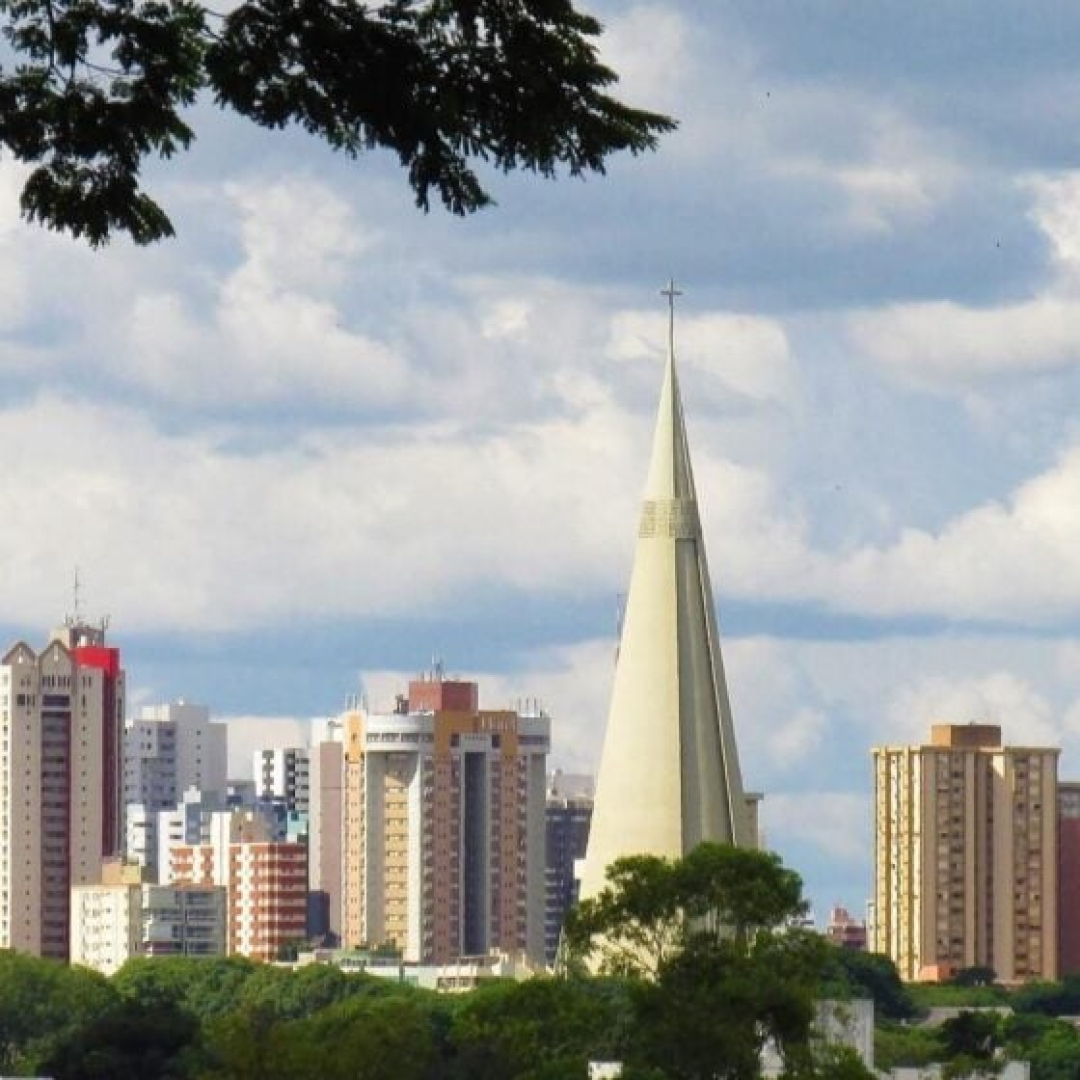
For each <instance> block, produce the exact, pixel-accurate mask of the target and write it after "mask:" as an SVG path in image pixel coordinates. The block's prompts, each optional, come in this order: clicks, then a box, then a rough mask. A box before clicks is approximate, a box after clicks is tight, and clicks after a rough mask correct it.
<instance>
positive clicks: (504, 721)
mask: <svg viewBox="0 0 1080 1080" xmlns="http://www.w3.org/2000/svg"><path fill="white" fill-rule="evenodd" d="M343 719H344V730H345V783H344V798H343V800H342V802H343V807H342V816H343V822H342V826H343V828H342V834H343V838H344V843H343V851H342V880H341V894H342V941H343V944H344V945H345V946H346V947H352V948H355V947H358V946H361V945H369V946H378V945H383V944H391V945H393V946H394V947H395V948H397V949H398V950H400V951H401V954H402V956H403V958H404V959H405V960H406V961H408V962H413V963H447V962H452V961H455V960H457V959H458V958H459V957H462V956H478V955H483V954H485V953H487V952H489V951H490V950H492V949H498V950H501V951H503V952H507V953H524V954H525V955H527V956H528V957H529V958H530V959H532V960H535V961H538V962H542V961H543V957H544V888H545V877H544V838H545V833H544V809H545V779H546V760H547V752H548V746H549V741H550V721H549V720H548V717H547V716H546V715H545V714H543V713H542V712H540V711H536V712H535V713H534V714H531V715H530V714H519V713H517V712H513V711H493V710H482V709H479V708H477V687H476V684H475V683H470V682H456V681H448V680H444V679H443V678H442V675H441V672H438V673H437V674H436V676H435V678H433V679H430V680H417V681H414V682H412V683H410V685H409V696H408V699H404V698H402V699H400V700H399V707H398V710H397V711H396V712H394V713H390V714H384V715H379V714H363V713H359V712H357V713H352V714H347V715H346V716H345V717H344V718H343Z"/></svg>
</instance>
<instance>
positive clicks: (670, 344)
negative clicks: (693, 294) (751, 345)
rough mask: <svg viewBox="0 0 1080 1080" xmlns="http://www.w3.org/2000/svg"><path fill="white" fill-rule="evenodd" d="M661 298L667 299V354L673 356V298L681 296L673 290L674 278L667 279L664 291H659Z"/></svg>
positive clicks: (677, 291)
mask: <svg viewBox="0 0 1080 1080" xmlns="http://www.w3.org/2000/svg"><path fill="white" fill-rule="evenodd" d="M660 295H661V296H666V297H667V299H668V353H669V355H671V356H674V355H675V297H676V296H682V290H681V289H676V288H675V280H674V278H669V279H668V283H667V288H666V289H661V290H660Z"/></svg>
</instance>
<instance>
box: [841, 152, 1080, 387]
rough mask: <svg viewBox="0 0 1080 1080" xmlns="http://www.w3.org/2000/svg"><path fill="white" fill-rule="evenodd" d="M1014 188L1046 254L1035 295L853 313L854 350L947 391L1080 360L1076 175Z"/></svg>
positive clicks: (1079, 182)
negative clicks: (1025, 196)
mask: <svg viewBox="0 0 1080 1080" xmlns="http://www.w3.org/2000/svg"><path fill="white" fill-rule="evenodd" d="M1020 186H1021V188H1022V189H1024V190H1026V191H1027V192H1029V193H1030V197H1031V205H1030V211H1029V213H1030V217H1031V219H1032V221H1033V222H1034V223H1035V225H1037V226H1038V228H1039V230H1040V231H1041V233H1042V235H1043V237H1044V240H1045V243H1046V245H1047V247H1048V249H1049V252H1050V256H1051V260H1050V261H1051V271H1052V273H1051V277H1050V279H1049V281H1048V282H1047V283H1045V284H1044V285H1043V287H1042V289H1041V290H1040V291H1039V293H1038V294H1037V295H1034V296H1031V297H1029V298H1024V299H1022V300H1018V301H1011V302H1005V303H1000V302H999V303H996V304H986V305H982V306H977V307H976V306H972V305H968V304H962V303H958V302H956V301H952V300H947V299H941V300H932V301H920V302H915V303H903V304H893V305H890V306H888V307H885V308H882V309H877V310H874V309H871V310H863V311H856V312H854V313H852V314H851V315H850V316H849V318H848V327H847V331H848V336H849V340H850V341H851V343H852V346H853V347H854V348H855V349H856V350H857V351H858V353H859V354H861V355H862V356H865V357H867V358H869V359H870V360H873V361H874V362H876V363H878V364H881V365H883V366H884V367H885V368H887V369H889V370H890V371H892V372H894V373H896V374H899V375H901V376H903V377H904V378H907V379H910V380H911V381H913V382H915V383H917V384H919V385H922V386H926V387H931V388H945V389H949V388H955V387H957V386H960V387H962V386H965V385H968V384H970V383H972V382H973V381H977V380H980V379H985V378H987V377H989V376H995V375H1004V374H1010V373H1019V374H1029V375H1030V374H1034V373H1038V372H1046V371H1054V370H1057V369H1061V368H1068V367H1075V366H1076V365H1077V364H1078V363H1080V229H1078V228H1077V225H1076V221H1077V210H1078V208H1080V173H1078V172H1075V171H1073V172H1067V173H1058V174H1041V175H1033V176H1030V177H1027V178H1025V179H1024V180H1023V181H1022V182H1020ZM997 246H998V248H999V249H1000V243H999V244H998V245H997Z"/></svg>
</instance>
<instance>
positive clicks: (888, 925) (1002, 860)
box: [871, 724, 1059, 982]
mask: <svg viewBox="0 0 1080 1080" xmlns="http://www.w3.org/2000/svg"><path fill="white" fill-rule="evenodd" d="M1058 754H1059V750H1058V749H1056V748H1048V747H1022V746H1004V745H1002V742H1001V729H1000V728H999V727H996V726H993V725H984V724H968V725H950V724H942V725H934V726H933V728H932V729H931V736H930V742H929V744H927V745H923V746H885V747H876V748H875V749H874V751H873V757H874V800H875V823H876V827H875V896H874V919H873V942H872V944H871V948H872V949H873V950H874V951H877V952H882V953H886V954H887V955H888V956H890V957H891V958H892V959H893V961H894V962H895V963H896V966H897V968H898V969H899V972H900V976H901V978H904V979H908V980H916V979H919V980H925V979H939V978H948V977H949V976H951V975H952V974H953V973H955V972H956V971H958V970H961V969H962V968H967V967H974V966H986V967H990V968H992V969H993V970H994V971H995V972H996V973H997V977H998V978H999V979H1000V980H1002V981H1004V982H1018V981H1022V980H1025V979H1033V978H1039V979H1054V978H1056V977H1057V974H1058V943H1057V915H1058V911H1057V906H1058V905H1057V889H1058V842H1057V840H1058V828H1057V824H1058V822H1057V815H1058V794H1057V762H1058Z"/></svg>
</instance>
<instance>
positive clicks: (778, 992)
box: [0, 845, 1080, 1080]
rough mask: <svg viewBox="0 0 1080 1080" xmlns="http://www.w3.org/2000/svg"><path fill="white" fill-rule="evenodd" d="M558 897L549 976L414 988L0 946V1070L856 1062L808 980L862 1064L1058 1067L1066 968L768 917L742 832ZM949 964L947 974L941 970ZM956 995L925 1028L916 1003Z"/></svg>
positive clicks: (179, 1071)
mask: <svg viewBox="0 0 1080 1080" xmlns="http://www.w3.org/2000/svg"><path fill="white" fill-rule="evenodd" d="M609 880H610V887H609V889H608V890H607V891H606V892H605V893H604V894H602V895H601V896H600V897H598V898H597V899H596V900H595V901H593V902H590V903H585V904H583V905H581V907H580V908H579V909H578V912H577V914H576V915H575V917H574V918H573V920H572V922H571V926H570V928H569V935H568V942H569V947H570V949H569V952H570V964H569V967H570V970H569V973H568V974H567V975H566V976H565V977H560V978H536V979H532V980H530V981H527V982H522V983H514V982H502V981H496V982H491V983H489V984H486V985H483V986H481V987H480V988H479V989H477V990H474V991H472V992H471V993H467V994H461V995H454V996H450V995H436V994H433V993H431V992H428V991H423V990H418V989H416V988H414V987H411V986H408V985H403V984H400V983H397V982H394V981H390V980H386V979H382V978H377V977H374V976H367V975H356V974H343V973H342V972H340V971H338V970H337V969H336V968H332V967H325V966H315V965H313V966H310V967H305V968H301V969H299V970H297V971H292V970H288V969H285V968H277V967H272V966H268V965H260V964H255V963H252V962H250V961H247V960H242V959H237V958H229V959H221V960H186V959H181V958H175V959H160V958H159V959H155V960H136V961H132V962H130V963H129V964H127V965H126V966H125V967H124V968H123V969H122V970H121V971H120V972H119V973H118V974H117V975H116V976H114V977H113V978H112V979H105V978H104V977H102V976H99V975H97V974H95V973H93V972H90V971H87V970H85V969H81V968H77V967H75V968H69V967H65V966H63V965H60V964H56V963H53V962H50V961H45V960H36V959H32V958H29V957H25V956H19V955H16V954H14V953H4V952H0V1075H3V1076H20V1075H21V1076H31V1075H44V1076H51V1077H55V1080H113V1078H116V1080H121V1078H122V1080H129V1078H130V1077H139V1078H140V1080H158V1078H160V1080H307V1078H309V1077H315V1076H317V1077H320V1078H326V1080H346V1078H348V1080H384V1078H385V1080H391V1078H393V1080H466V1078H469V1080H473V1078H477V1077H482V1078H484V1080H584V1078H585V1077H586V1076H587V1063H588V1062H589V1061H592V1060H603V1061H612V1060H615V1061H623V1062H625V1064H626V1071H625V1073H624V1075H625V1076H626V1078H627V1080H705V1078H706V1077H707V1078H710V1080H756V1078H757V1077H758V1076H759V1071H760V1066H759V1055H760V1053H761V1050H762V1047H763V1046H764V1044H765V1043H766V1042H770V1043H772V1044H773V1046H774V1047H775V1048H776V1049H777V1050H778V1052H779V1053H780V1054H781V1056H782V1059H783V1061H784V1066H785V1069H786V1072H785V1076H787V1077H789V1078H790V1080H819V1078H820V1080H824V1078H828V1080H867V1078H868V1077H870V1076H871V1074H870V1073H868V1072H867V1071H866V1069H865V1068H864V1067H863V1066H862V1064H861V1063H860V1062H859V1061H858V1060H857V1059H856V1058H855V1057H854V1055H852V1054H851V1053H849V1052H846V1051H836V1050H834V1049H830V1048H828V1047H826V1046H823V1045H821V1044H820V1043H819V1042H817V1041H816V1040H815V1038H814V1037H813V1035H812V1023H811V1022H812V1019H813V1015H814V1002H815V1000H817V999H818V998H822V997H833V998H837V997H838V998H841V999H842V998H845V997H872V998H873V999H874V1002H875V1007H876V1013H877V1018H878V1031H877V1047H876V1051H877V1064H878V1066H879V1067H881V1068H888V1067H890V1066H892V1065H900V1064H908V1065H918V1064H925V1063H927V1062H930V1061H944V1062H947V1063H948V1064H949V1067H950V1072H951V1074H952V1075H957V1076H959V1075H966V1074H968V1073H970V1072H971V1071H972V1069H974V1068H978V1067H980V1066H981V1067H984V1068H985V1067H990V1068H992V1067H993V1065H994V1063H995V1062H997V1061H1000V1060H1002V1059H1003V1058H1004V1057H1013V1058H1023V1059H1026V1060H1029V1061H1031V1063H1032V1077H1033V1080H1080V1034H1078V1032H1077V1030H1076V1028H1075V1027H1074V1026H1073V1024H1071V1023H1069V1022H1067V1021H1063V1020H1060V1019H1057V1017H1059V1016H1061V1015H1077V1014H1080V977H1077V978H1070V979H1066V980H1064V981H1063V982H1061V983H1053V984H1033V985H1030V986H1026V987H1023V988H1021V989H1017V990H1013V991H1011V992H1010V991H1006V990H1005V989H1003V988H1001V987H996V986H993V985H992V973H988V974H987V973H983V976H982V977H981V978H980V979H978V980H976V981H977V982H981V983H985V984H990V985H974V986H965V985H953V986H950V987H932V988H931V987H914V988H912V987H905V986H904V985H902V984H901V983H900V980H899V978H898V977H897V974H896V969H895V968H894V967H893V965H892V964H891V963H890V961H889V960H888V959H886V958H885V957H882V956H875V955H868V954H865V953H855V952H847V951H842V950H839V949H837V948H835V947H834V946H832V945H830V944H829V943H828V942H826V941H825V940H824V939H822V938H820V937H818V936H817V935H814V934H811V933H806V932H803V931H791V930H788V929H786V923H787V921H788V919H789V918H790V917H791V916H792V915H794V914H798V913H799V912H801V911H802V910H803V906H804V905H803V900H802V895H801V885H800V882H799V879H798V877H797V875H795V874H794V873H792V872H791V871H790V870H787V869H786V868H784V867H783V865H782V864H781V863H780V860H779V859H778V858H777V857H776V856H774V855H771V854H768V853H764V852H747V851H737V850H734V849H730V848H725V847H720V846H714V845H705V846H703V847H701V848H699V849H698V850H697V851H695V852H693V853H692V854H691V855H689V856H688V857H687V858H685V859H683V860H679V861H674V862H672V861H667V860H663V859H655V858H652V857H635V858H631V859H626V860H623V861H621V862H620V863H618V864H616V866H615V867H614V868H613V871H612V874H611V876H610V879H609ZM964 981H965V980H964V979H963V978H961V980H960V982H961V983H963V982H964ZM941 1003H946V1004H951V1005H959V1006H961V1007H968V1009H969V1010H974V1009H977V1008H978V1007H979V1006H982V1005H985V1004H987V1003H989V1004H992V1005H994V1006H996V1007H999V1008H1000V1007H1001V1006H1007V1007H1008V1008H1009V1009H1011V1010H1012V1011H1011V1012H1009V1013H1005V1012H1000V1013H999V1012H986V1011H965V1012H961V1013H960V1015H958V1016H956V1017H955V1018H953V1019H950V1020H948V1021H947V1022H946V1023H944V1024H942V1025H940V1026H938V1027H936V1028H928V1027H925V1026H921V1025H919V1024H918V1023H917V1020H918V1018H919V1016H920V1014H921V1013H924V1012H925V1011H926V1009H927V1008H929V1007H930V1006H931V1005H934V1004H941Z"/></svg>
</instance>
